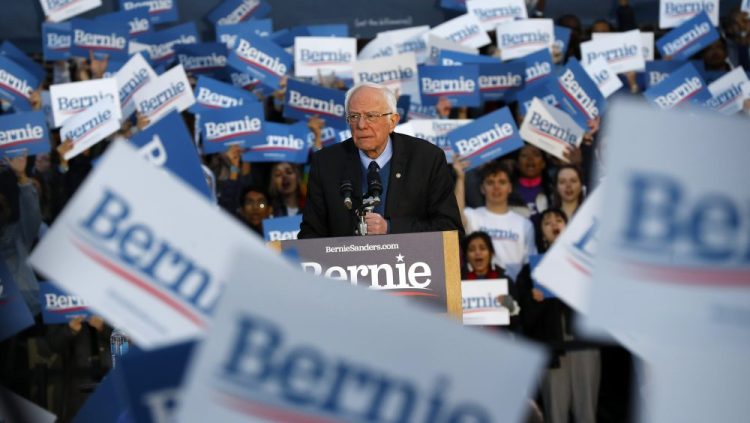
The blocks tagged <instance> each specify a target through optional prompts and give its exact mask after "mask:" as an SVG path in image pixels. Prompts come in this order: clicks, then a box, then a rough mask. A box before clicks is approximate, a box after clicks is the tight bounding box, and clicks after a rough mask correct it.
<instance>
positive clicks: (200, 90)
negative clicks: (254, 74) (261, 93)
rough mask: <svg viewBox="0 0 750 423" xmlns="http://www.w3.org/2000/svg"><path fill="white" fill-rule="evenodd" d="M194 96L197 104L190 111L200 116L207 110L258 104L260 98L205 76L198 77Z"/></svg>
mask: <svg viewBox="0 0 750 423" xmlns="http://www.w3.org/2000/svg"><path fill="white" fill-rule="evenodd" d="M193 95H195V104H193V105H192V106H190V108H189V109H188V111H189V112H190V113H198V114H200V113H201V112H203V111H206V110H216V109H228V108H231V107H238V106H242V105H244V104H253V103H257V102H258V98H257V97H255V96H254V95H253V94H252V93H250V92H248V91H246V90H243V89H240V88H237V87H235V86H234V85H230V84H227V83H224V82H221V81H217V80H215V79H212V78H209V77H207V76H204V75H201V76H199V77H198V82H197V83H196V84H195V88H193Z"/></svg>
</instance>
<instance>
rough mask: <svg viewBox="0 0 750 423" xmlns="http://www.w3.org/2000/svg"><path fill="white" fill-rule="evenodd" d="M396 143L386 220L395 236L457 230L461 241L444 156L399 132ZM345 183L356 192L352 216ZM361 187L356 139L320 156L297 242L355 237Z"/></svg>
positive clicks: (312, 169) (313, 168)
mask: <svg viewBox="0 0 750 423" xmlns="http://www.w3.org/2000/svg"><path fill="white" fill-rule="evenodd" d="M391 141H392V143H393V157H392V158H391V161H390V166H391V173H390V177H389V179H388V192H387V196H386V204H385V215H384V216H383V217H384V218H385V219H386V220H388V221H389V222H390V233H393V234H398V233H408V232H429V231H447V230H458V231H459V232H460V233H459V236H462V235H463V226H462V225H461V217H460V215H459V212H458V206H457V204H456V198H455V196H454V193H453V188H454V181H453V178H452V176H451V173H450V168H449V165H448V163H447V162H446V160H445V153H443V151H442V150H441V149H440V148H438V147H436V146H434V145H433V144H431V143H429V142H427V141H425V140H421V139H418V138H414V137H410V136H408V135H403V134H397V133H395V132H394V133H391ZM344 180H349V181H351V183H352V185H353V187H354V196H353V198H352V202H353V203H354V204H353V206H352V210H347V209H346V207H344V201H343V200H344V199H343V197H342V196H341V193H340V186H341V182H342V181H344ZM361 187H362V164H361V161H360V158H359V153H358V150H357V147H356V146H355V145H354V141H353V140H352V139H351V138H349V139H348V140H346V141H344V142H342V143H339V144H334V145H332V146H330V147H327V148H324V149H323V150H321V151H318V152H317V153H315V154H314V155H313V156H312V162H311V167H310V178H309V182H308V190H307V203H306V204H305V210H304V213H303V215H302V225H301V226H300V232H299V235H298V237H299V238H316V237H333V236H352V235H354V228H355V227H356V222H357V220H356V216H355V214H354V210H355V209H356V208H357V207H359V206H360V205H361V204H362V188H361Z"/></svg>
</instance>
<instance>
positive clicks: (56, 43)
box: [42, 22, 73, 62]
mask: <svg viewBox="0 0 750 423" xmlns="http://www.w3.org/2000/svg"><path fill="white" fill-rule="evenodd" d="M72 43H73V25H72V24H71V23H70V22H60V23H54V22H43V23H42V50H43V54H44V60H45V61H47V62H52V61H56V60H68V59H70V46H71V44H72Z"/></svg>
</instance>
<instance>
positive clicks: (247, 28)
mask: <svg viewBox="0 0 750 423" xmlns="http://www.w3.org/2000/svg"><path fill="white" fill-rule="evenodd" d="M243 32H249V33H251V34H255V35H257V36H258V37H269V36H271V33H272V32H273V28H272V22H271V20H270V19H253V20H250V21H246V22H241V23H238V24H233V25H217V26H216V41H218V42H220V43H224V45H226V46H227V49H229V50H231V49H233V48H234V47H235V45H237V36H238V34H241V33H243Z"/></svg>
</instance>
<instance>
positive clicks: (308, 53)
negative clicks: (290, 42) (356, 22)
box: [294, 37, 357, 78]
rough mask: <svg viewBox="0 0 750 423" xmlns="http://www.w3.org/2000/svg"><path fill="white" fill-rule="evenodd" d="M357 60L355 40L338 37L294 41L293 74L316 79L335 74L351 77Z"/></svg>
mask: <svg viewBox="0 0 750 423" xmlns="http://www.w3.org/2000/svg"><path fill="white" fill-rule="evenodd" d="M356 60H357V39H356V38H340V37H296V38H295V39H294V74H295V75H296V76H301V77H305V76H310V77H317V76H319V75H321V74H324V75H327V74H330V73H334V74H336V76H337V77H339V78H351V77H352V65H354V62H355V61H356Z"/></svg>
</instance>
